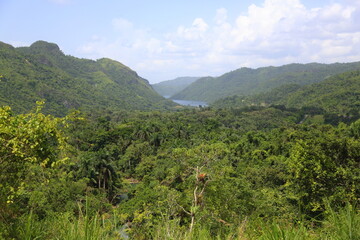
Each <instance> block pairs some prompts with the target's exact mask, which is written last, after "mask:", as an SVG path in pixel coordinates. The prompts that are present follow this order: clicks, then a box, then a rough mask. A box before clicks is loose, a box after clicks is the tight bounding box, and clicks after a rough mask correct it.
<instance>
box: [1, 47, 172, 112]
mask: <svg viewBox="0 0 360 240" xmlns="http://www.w3.org/2000/svg"><path fill="white" fill-rule="evenodd" d="M0 76H1V81H0V105H9V106H11V107H12V109H13V110H14V111H15V112H27V111H29V110H30V109H31V108H33V106H34V103H35V101H37V100H40V99H43V100H45V101H46V105H45V109H44V110H45V112H47V113H51V114H54V115H64V114H66V113H67V112H68V111H69V109H73V108H74V109H82V110H87V111H93V110H95V109H99V110H100V109H101V110H105V109H107V110H120V109H139V110H150V109H165V108H172V107H173V106H174V103H172V102H171V101H168V100H166V99H164V98H163V97H161V96H160V95H158V94H157V93H156V92H155V91H154V90H153V89H152V87H151V86H150V84H149V83H148V82H147V80H145V79H143V78H141V77H139V76H138V75H137V73H136V72H134V71H133V70H131V69H130V68H128V67H126V66H124V65H123V64H121V63H119V62H117V61H114V60H111V59H106V58H103V59H99V60H97V61H93V60H88V59H79V58H76V57H72V56H68V55H65V54H64V53H63V52H62V51H61V50H60V48H59V47H58V46H57V45H56V44H54V43H48V42H45V41H37V42H35V43H33V44H32V45H31V46H30V47H21V48H14V47H12V46H11V45H8V44H5V43H2V42H0Z"/></svg>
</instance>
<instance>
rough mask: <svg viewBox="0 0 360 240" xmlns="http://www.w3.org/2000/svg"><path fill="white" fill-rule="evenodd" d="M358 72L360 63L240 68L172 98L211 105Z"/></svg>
mask: <svg viewBox="0 0 360 240" xmlns="http://www.w3.org/2000/svg"><path fill="white" fill-rule="evenodd" d="M359 69H360V62H353V63H333V64H319V63H309V64H288V65H284V66H280V67H262V68H257V69H251V68H240V69H237V70H234V71H232V72H229V73H226V74H224V75H222V76H220V77H205V78H200V79H198V80H197V81H196V82H194V83H192V84H191V85H189V86H188V87H187V88H185V89H184V90H182V91H180V92H178V93H177V94H175V95H174V96H173V97H172V98H173V99H184V100H196V101H205V102H208V103H213V102H214V101H216V100H219V99H221V98H225V97H229V96H234V95H254V94H259V93H264V92H266V91H269V90H271V89H274V88H277V87H280V86H282V85H284V84H297V85H307V84H312V83H317V82H321V81H323V80H324V79H326V78H328V77H330V76H333V75H336V74H340V73H344V72H348V71H354V70H359Z"/></svg>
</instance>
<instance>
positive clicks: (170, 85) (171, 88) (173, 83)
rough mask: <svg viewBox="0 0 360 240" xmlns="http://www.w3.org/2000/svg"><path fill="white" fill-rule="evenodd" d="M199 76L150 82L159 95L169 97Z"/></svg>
mask: <svg viewBox="0 0 360 240" xmlns="http://www.w3.org/2000/svg"><path fill="white" fill-rule="evenodd" d="M198 79H199V77H178V78H175V79H173V80H168V81H163V82H160V83H156V84H152V87H153V88H154V90H155V91H156V92H157V93H159V94H160V95H161V96H164V97H165V96H166V97H170V96H172V95H174V94H176V93H178V92H180V91H182V90H184V89H185V88H186V87H187V86H189V85H190V84H192V83H193V82H195V81H196V80H198Z"/></svg>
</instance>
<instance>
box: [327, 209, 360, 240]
mask: <svg viewBox="0 0 360 240" xmlns="http://www.w3.org/2000/svg"><path fill="white" fill-rule="evenodd" d="M327 212H328V214H327V219H326V221H325V222H324V228H323V231H325V234H324V235H326V239H331V240H359V239H360V213H359V210H357V209H356V208H355V207H354V206H352V205H351V204H347V205H346V206H345V207H344V208H342V209H340V210H339V211H337V212H336V211H335V210H334V209H333V208H331V207H330V206H328V211H327Z"/></svg>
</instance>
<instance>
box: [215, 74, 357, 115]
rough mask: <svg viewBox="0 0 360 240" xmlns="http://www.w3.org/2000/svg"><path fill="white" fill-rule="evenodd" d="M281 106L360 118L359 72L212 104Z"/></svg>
mask: <svg viewBox="0 0 360 240" xmlns="http://www.w3.org/2000/svg"><path fill="white" fill-rule="evenodd" d="M269 105H282V106H284V107H286V108H297V109H300V108H307V109H309V108H311V109H312V111H315V112H318V113H323V112H326V113H328V114H336V115H341V116H346V117H354V116H356V117H360V112H359V111H360V70H358V71H350V72H345V73H341V74H337V75H334V76H332V77H329V78H327V79H325V80H324V81H322V82H320V83H313V84H310V85H306V86H300V85H296V84H290V85H289V84H288V85H283V86H281V87H278V88H275V89H273V90H271V91H269V92H266V93H261V94H257V95H252V96H232V97H227V98H224V99H220V100H218V101H216V102H215V103H213V105H212V107H215V108H229V107H230V108H241V107H246V106H269Z"/></svg>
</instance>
